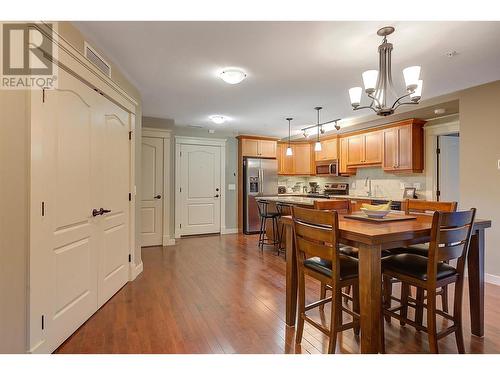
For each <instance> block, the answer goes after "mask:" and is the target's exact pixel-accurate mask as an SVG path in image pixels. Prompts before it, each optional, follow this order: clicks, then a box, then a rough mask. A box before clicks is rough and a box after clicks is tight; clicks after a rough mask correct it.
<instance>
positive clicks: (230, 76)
mask: <svg viewBox="0 0 500 375" xmlns="http://www.w3.org/2000/svg"><path fill="white" fill-rule="evenodd" d="M219 77H220V78H221V79H222V80H223V81H224V82H226V83H229V84H230V85H236V84H238V83H240V82H241V81H243V80H244V79H245V78H247V74H246V72H245V71H244V70H243V69H239V68H225V69H224V70H223V71H222V72H220V74H219Z"/></svg>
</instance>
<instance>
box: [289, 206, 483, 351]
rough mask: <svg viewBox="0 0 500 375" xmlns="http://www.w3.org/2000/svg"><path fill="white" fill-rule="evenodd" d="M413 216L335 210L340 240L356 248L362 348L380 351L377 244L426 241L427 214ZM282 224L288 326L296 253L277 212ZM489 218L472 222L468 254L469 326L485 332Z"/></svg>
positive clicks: (293, 306) (292, 321)
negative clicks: (379, 217)
mask: <svg viewBox="0 0 500 375" xmlns="http://www.w3.org/2000/svg"><path fill="white" fill-rule="evenodd" d="M412 216H416V219H413V220H407V221H396V222H387V223H370V222H366V221H358V220H354V219H350V218H346V217H345V215H341V214H339V229H340V238H339V242H340V243H342V244H345V245H349V246H353V247H356V248H358V249H359V296H360V324H361V353H379V352H382V346H381V342H380V337H381V336H380V334H381V329H382V324H383V323H382V314H381V311H382V310H381V304H382V282H381V280H382V274H381V253H382V250H386V249H393V248H397V247H403V246H408V245H413V244H419V243H426V242H429V241H430V236H431V226H432V216H431V215H425V214H415V215H413V214H412ZM281 221H282V223H283V224H284V225H285V227H286V316H285V321H286V324H287V325H288V326H294V325H295V321H296V317H297V281H298V279H297V277H298V274H297V257H296V253H295V248H294V240H293V225H292V224H293V222H292V217H291V216H282V217H281ZM489 227H491V221H490V220H476V221H475V223H474V228H473V234H472V238H471V243H470V248H469V253H468V257H467V269H468V281H469V303H470V317H471V331H472V333H473V334H474V335H476V336H483V335H484V247H485V237H484V231H485V229H486V228H489Z"/></svg>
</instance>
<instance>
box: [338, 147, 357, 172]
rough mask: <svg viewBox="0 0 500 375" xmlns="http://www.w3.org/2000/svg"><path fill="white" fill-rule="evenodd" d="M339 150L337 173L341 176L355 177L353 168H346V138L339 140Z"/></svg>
mask: <svg viewBox="0 0 500 375" xmlns="http://www.w3.org/2000/svg"><path fill="white" fill-rule="evenodd" d="M339 148H340V150H339V173H340V174H341V175H355V174H356V169H355V168H347V138H340V141H339Z"/></svg>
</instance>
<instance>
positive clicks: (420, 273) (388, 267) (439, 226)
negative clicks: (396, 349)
mask: <svg viewBox="0 0 500 375" xmlns="http://www.w3.org/2000/svg"><path fill="white" fill-rule="evenodd" d="M475 215H476V209H475V208H472V209H470V210H469V211H460V212H443V211H436V212H434V214H433V217H432V229H431V240H430V243H429V247H428V253H427V256H426V257H425V256H422V255H418V254H412V253H403V254H395V255H391V256H389V257H386V258H384V259H382V270H383V275H384V276H387V277H392V278H395V279H397V280H400V281H401V282H402V285H403V287H404V289H405V290H404V291H403V292H402V297H401V303H400V305H399V306H395V307H389V308H384V315H386V316H390V317H393V318H395V319H398V320H400V321H402V322H404V323H405V324H409V325H411V326H413V327H415V328H417V329H418V330H422V331H424V332H427V334H428V339H429V348H430V351H431V352H432V353H438V352H439V350H438V340H439V339H441V338H443V337H445V336H447V335H449V334H451V333H455V338H456V341H457V348H458V352H459V353H465V347H464V339H463V334H462V297H463V281H464V268H465V261H466V257H467V251H468V248H469V243H470V238H471V234H472V227H473V225H474V218H475ZM454 259H457V265H456V266H455V267H452V266H451V265H450V264H449V261H450V260H454ZM453 283H454V284H455V295H454V305H453V315H450V314H449V313H448V312H446V311H444V309H443V310H438V309H437V307H436V298H437V291H438V289H439V288H443V287H445V286H448V285H450V284H453ZM409 286H414V287H416V288H418V289H421V290H424V291H426V293H427V303H426V304H425V305H424V306H425V308H426V309H427V326H424V325H423V324H422V323H421V322H419V321H417V319H415V320H411V319H409V318H408V316H407V312H408V307H413V308H415V310H417V308H418V305H417V304H415V303H412V302H410V301H409V300H408V287H409ZM398 312H399V313H398ZM437 315H440V316H442V317H443V318H445V319H448V320H450V321H452V322H453V324H452V325H451V326H449V327H447V328H445V329H443V330H442V331H440V332H437V325H436V317H437Z"/></svg>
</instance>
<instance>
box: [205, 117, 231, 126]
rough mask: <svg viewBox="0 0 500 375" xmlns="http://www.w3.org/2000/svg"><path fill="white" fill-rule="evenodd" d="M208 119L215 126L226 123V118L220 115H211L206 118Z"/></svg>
mask: <svg viewBox="0 0 500 375" xmlns="http://www.w3.org/2000/svg"><path fill="white" fill-rule="evenodd" d="M208 118H209V119H210V121H212V122H213V123H214V124H217V125H220V124H223V123H225V122H226V121H227V117H225V116H222V115H212V116H208Z"/></svg>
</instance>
